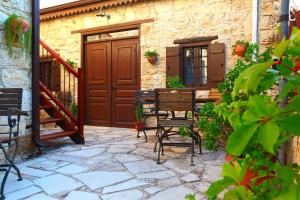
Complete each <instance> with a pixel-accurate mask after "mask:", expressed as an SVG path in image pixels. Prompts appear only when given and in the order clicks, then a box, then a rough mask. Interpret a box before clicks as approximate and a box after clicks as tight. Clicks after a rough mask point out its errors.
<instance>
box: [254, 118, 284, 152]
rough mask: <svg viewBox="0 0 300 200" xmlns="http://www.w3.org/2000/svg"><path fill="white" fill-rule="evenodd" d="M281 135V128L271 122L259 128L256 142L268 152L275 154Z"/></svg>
mask: <svg viewBox="0 0 300 200" xmlns="http://www.w3.org/2000/svg"><path fill="white" fill-rule="evenodd" d="M279 134H280V130H279V127H278V126H277V125H276V124H275V123H272V122H269V123H266V124H264V125H262V126H261V127H259V129H258V133H257V138H256V140H257V142H259V143H260V144H261V145H262V146H263V148H264V149H265V150H266V151H267V152H269V153H272V154H274V145H275V144H276V142H277V140H278V137H279Z"/></svg>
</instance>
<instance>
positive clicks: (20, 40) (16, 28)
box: [4, 14, 31, 57]
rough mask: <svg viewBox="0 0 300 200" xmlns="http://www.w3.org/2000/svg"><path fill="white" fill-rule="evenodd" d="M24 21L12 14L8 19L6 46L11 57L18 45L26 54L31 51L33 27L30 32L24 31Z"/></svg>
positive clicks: (5, 28) (5, 30)
mask: <svg viewBox="0 0 300 200" xmlns="http://www.w3.org/2000/svg"><path fill="white" fill-rule="evenodd" d="M22 20H24V19H22V18H21V17H19V16H17V15H16V14H12V15H10V16H9V17H8V18H7V19H6V21H5V24H4V33H5V40H6V46H7V49H8V53H9V56H11V57H12V55H13V46H14V45H17V44H18V45H19V46H20V48H21V49H22V50H23V51H25V52H26V53H29V52H30V50H31V26H30V27H29V30H28V31H24V30H23V27H22V26H23V25H22Z"/></svg>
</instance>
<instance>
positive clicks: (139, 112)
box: [135, 104, 145, 122]
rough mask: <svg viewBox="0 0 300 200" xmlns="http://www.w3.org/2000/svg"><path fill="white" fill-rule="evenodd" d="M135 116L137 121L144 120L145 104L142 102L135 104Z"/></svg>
mask: <svg viewBox="0 0 300 200" xmlns="http://www.w3.org/2000/svg"><path fill="white" fill-rule="evenodd" d="M135 118H136V120H137V121H139V122H141V121H143V120H144V118H145V116H144V108H143V105H141V104H137V105H136V106H135Z"/></svg>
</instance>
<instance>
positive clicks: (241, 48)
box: [234, 44, 246, 57]
mask: <svg viewBox="0 0 300 200" xmlns="http://www.w3.org/2000/svg"><path fill="white" fill-rule="evenodd" d="M245 53H246V46H245V45H243V44H237V45H235V47H234V54H235V55H238V56H240V57H244V56H245Z"/></svg>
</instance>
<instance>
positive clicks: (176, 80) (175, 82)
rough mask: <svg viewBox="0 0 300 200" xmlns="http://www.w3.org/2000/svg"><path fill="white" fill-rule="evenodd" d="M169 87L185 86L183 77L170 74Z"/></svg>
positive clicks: (168, 78)
mask: <svg viewBox="0 0 300 200" xmlns="http://www.w3.org/2000/svg"><path fill="white" fill-rule="evenodd" d="M167 87H168V88H185V85H184V84H183V82H182V80H181V78H180V77H179V76H173V77H172V76H168V77H167Z"/></svg>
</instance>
